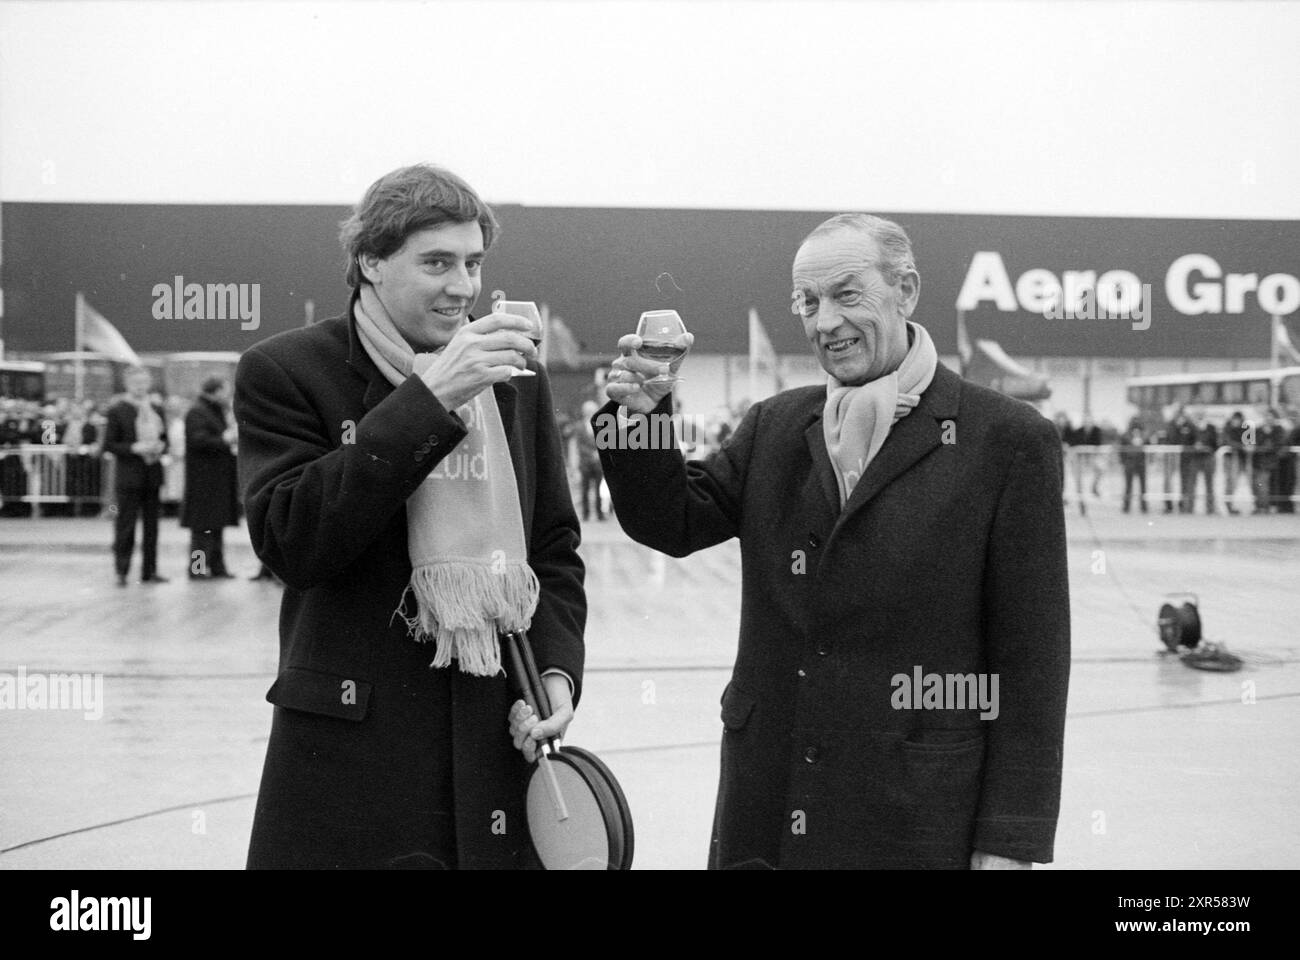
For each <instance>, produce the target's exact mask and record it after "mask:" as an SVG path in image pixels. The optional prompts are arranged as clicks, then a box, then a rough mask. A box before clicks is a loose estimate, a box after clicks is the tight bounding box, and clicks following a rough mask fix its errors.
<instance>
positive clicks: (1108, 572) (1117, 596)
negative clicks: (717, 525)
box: [0, 506, 1300, 869]
mask: <svg viewBox="0 0 1300 960" xmlns="http://www.w3.org/2000/svg"><path fill="white" fill-rule="evenodd" d="M1068 522H1069V533H1070V555H1069V559H1070V571H1071V601H1072V606H1073V611H1072V612H1073V635H1074V663H1073V669H1072V675H1071V690H1070V706H1069V721H1068V724H1067V728H1066V730H1067V734H1066V746H1065V780H1064V788H1063V795H1062V808H1061V818H1060V823H1059V827H1058V830H1057V843H1056V857H1057V859H1056V863H1054V864H1052V865H1051V867H1050V869H1055V868H1063V867H1064V868H1102V867H1120V868H1147V867H1160V868H1176V869H1180V868H1187V869H1195V868H1231V867H1240V868H1281V867H1286V868H1295V867H1300V826H1297V823H1300V817H1297V813H1300V791H1298V790H1297V787H1300V516H1244V517H1204V516H1179V515H1172V516H1169V515H1163V514H1152V515H1149V516H1142V515H1136V514H1135V515H1129V516H1123V515H1120V514H1119V513H1118V511H1116V510H1114V509H1110V510H1107V509H1106V508H1105V507H1104V506H1099V507H1095V508H1093V509H1091V511H1090V514H1089V516H1087V517H1079V516H1077V515H1073V516H1070V517H1069V521H1068ZM584 535H585V538H586V539H585V542H584V545H583V555H584V558H585V560H586V562H587V565H588V600H589V605H590V617H589V626H588V631H587V644H588V667H587V671H588V672H587V679H586V685H585V695H584V699H583V703H582V705H581V707H580V709H579V711H578V716H577V719H576V720H575V722H574V724H573V726H572V727H571V728H570V732H569V737H568V739H569V740H570V741H571V742H573V743H577V744H580V745H582V746H586V747H588V748H591V749H593V750H595V751H597V752H598V753H600V755H601V756H602V757H603V758H605V760H606V761H607V763H608V764H609V766H610V767H611V768H612V769H613V770H614V772H615V773H616V774H617V775H618V777H619V779H620V781H621V782H622V784H623V786H624V789H625V792H626V794H627V796H628V800H629V803H630V805H631V807H632V810H633V814H634V816H635V822H636V866H637V867H638V868H669V867H671V868H687V869H695V868H702V867H703V866H704V864H705V858H706V854H707V850H708V836H709V827H710V822H711V818H712V812H713V799H714V791H715V789H716V786H717V768H718V740H719V737H720V733H721V724H720V722H719V719H718V697H719V695H720V694H721V692H722V688H723V686H724V684H725V683H726V679H727V676H728V671H729V669H730V664H731V661H732V659H733V657H734V653H735V643H736V630H737V623H738V601H739V595H740V579H739V565H738V549H737V547H736V545H735V544H734V543H732V544H725V545H722V546H720V547H716V548H714V549H712V550H709V551H706V552H703V553H700V554H697V555H695V556H693V557H689V558H687V559H684V560H673V559H670V558H665V557H662V556H660V555H657V554H654V553H653V552H651V551H649V550H646V549H645V548H643V547H640V546H638V545H636V544H634V543H631V542H630V541H629V540H627V538H626V537H625V536H624V535H623V534H622V533H621V531H620V530H619V529H618V527H617V524H616V523H614V522H612V521H610V522H606V523H603V524H598V523H593V524H589V525H588V526H587V527H586V530H585V534H584ZM109 539H110V526H109V524H108V522H107V521H104V520H86V519H77V520H73V519H63V518H47V519H3V520H0V674H3V673H7V674H10V675H16V673H17V672H18V671H19V670H24V671H26V673H27V674H28V675H29V676H30V675H34V674H54V673H77V674H81V673H88V674H102V684H103V686H102V699H101V700H100V701H98V702H97V707H98V709H99V711H100V712H101V715H100V716H98V717H97V718H94V717H91V718H88V717H87V713H92V714H93V713H94V712H95V711H91V710H86V709H82V710H79V711H74V710H48V709H47V710H29V709H23V710H9V709H4V710H0V868H7V869H24V868H36V867H46V868H65V867H79V868H124V867H138V868H156V867H169V868H240V867H242V865H243V862H244V855H245V851H246V845H247V841H248V831H249V826H250V823H251V819H252V812H253V801H254V796H255V794H256V790H257V784H258V777H259V775H260V771H261V764H262V758H263V751H264V749H265V744H266V736H267V732H268V731H269V728H270V720H271V707H270V705H269V704H267V703H266V702H265V700H264V699H263V697H264V694H265V692H266V689H267V687H269V686H270V684H271V681H272V680H273V678H274V672H275V664H276V658H277V639H276V637H277V635H276V618H277V612H278V607H279V588H278V587H277V586H275V585H274V584H273V583H271V582H267V581H260V582H250V581H249V580H247V579H246V578H247V576H249V575H251V574H252V573H254V572H256V569H257V561H256V559H255V558H254V557H253V554H252V551H251V549H250V548H249V546H248V544H247V539H246V537H245V535H244V533H243V532H242V531H238V530H232V531H227V535H226V539H227V544H228V548H227V549H228V558H229V561H230V563H231V567H232V569H233V570H234V571H236V572H238V573H240V574H241V579H237V580H230V581H224V582H212V583H191V582H190V581H188V580H187V579H186V578H185V575H184V570H185V567H184V564H185V560H186V548H187V543H188V542H187V539H186V532H185V531H182V530H180V529H178V528H177V526H176V522H175V520H164V521H163V530H162V550H161V554H160V556H161V560H160V569H161V572H162V573H163V574H165V575H167V576H170V577H172V580H171V582H170V583H166V584H151V585H141V584H139V583H135V582H133V583H131V585H130V586H128V587H126V588H119V587H117V586H116V584H115V582H114V577H113V575H112V569H111V567H112V562H111V556H110V554H109V550H108V546H107V545H108V542H109ZM137 562H138V561H137ZM133 573H137V571H133ZM137 579H138V576H137ZM1174 591H1191V592H1193V593H1195V594H1197V595H1198V596H1199V600H1200V613H1201V617H1202V621H1203V623H1204V625H1205V633H1206V636H1207V637H1208V638H1209V639H1211V640H1215V641H1220V642H1225V643H1226V644H1227V646H1228V647H1229V648H1230V649H1231V650H1232V651H1233V652H1234V653H1237V654H1239V655H1240V656H1242V658H1243V660H1244V661H1245V664H1244V668H1243V669H1242V670H1241V671H1240V672H1237V673H1207V672H1201V671H1196V670H1191V669H1189V668H1187V667H1186V666H1184V665H1183V664H1181V663H1179V662H1177V661H1176V660H1174V659H1173V658H1170V657H1164V656H1160V655H1159V654H1158V651H1159V650H1160V649H1161V647H1160V644H1159V642H1158V639H1157V635H1156V629H1155V616H1156V611H1157V609H1158V608H1159V606H1160V604H1161V603H1162V602H1163V601H1164V598H1165V595H1166V594H1168V593H1171V592H1174ZM83 706H84V705H83Z"/></svg>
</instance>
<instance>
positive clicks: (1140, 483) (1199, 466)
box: [0, 394, 1300, 520]
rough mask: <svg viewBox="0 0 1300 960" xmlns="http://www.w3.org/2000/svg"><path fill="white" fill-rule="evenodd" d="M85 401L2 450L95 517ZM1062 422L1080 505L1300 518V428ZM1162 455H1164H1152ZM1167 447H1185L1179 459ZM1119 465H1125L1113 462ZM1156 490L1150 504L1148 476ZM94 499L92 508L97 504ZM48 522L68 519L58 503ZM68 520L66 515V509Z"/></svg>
mask: <svg viewBox="0 0 1300 960" xmlns="http://www.w3.org/2000/svg"><path fill="white" fill-rule="evenodd" d="M117 399H118V398H116V397H115V398H113V400H111V401H108V402H101V403H96V402H93V401H89V400H87V401H84V402H81V403H78V402H76V401H74V400H71V399H69V398H67V397H60V398H58V399H55V400H51V401H49V402H46V403H38V402H35V401H30V400H18V399H13V398H0V449H4V448H12V447H15V446H22V445H26V444H46V445H49V444H57V445H63V446H67V447H69V448H71V449H69V451H68V460H67V467H66V477H67V481H66V482H67V485H68V492H69V493H70V494H73V495H75V496H77V497H78V498H85V499H86V500H87V503H86V505H85V507H84V508H79V509H80V510H81V512H83V513H85V512H90V513H97V512H98V510H99V505H98V502H97V498H98V496H99V492H100V482H101V462H100V461H101V454H102V452H103V451H102V443H103V436H104V424H105V422H106V418H105V413H106V411H107V410H108V408H109V407H110V406H111V405H112V403H113V402H114V401H116V400H117ZM153 399H154V401H155V402H156V403H157V404H158V405H160V406H162V407H163V408H164V410H165V411H166V414H167V430H168V439H169V451H170V452H169V455H168V456H167V458H166V459H165V474H164V476H165V479H164V485H163V491H162V501H163V503H164V505H165V509H167V511H168V512H174V510H175V505H176V504H177V503H179V501H180V500H181V496H182V474H181V463H180V461H181V457H182V456H183V453H184V448H185V432H184V424H185V414H186V411H187V410H188V408H189V406H190V401H187V400H184V399H182V398H181V397H176V396H173V397H168V398H166V399H165V400H164V398H163V397H161V396H159V395H157V394H155V395H153ZM596 409H597V404H596V402H595V401H594V400H588V401H587V402H586V403H584V404H583V406H582V408H581V410H580V411H575V412H574V413H573V414H566V413H561V414H560V415H559V420H560V431H561V436H562V437H563V439H564V443H565V459H566V462H567V464H568V467H569V473H570V477H571V479H572V481H573V487H574V491H575V499H577V501H578V504H579V508H580V512H581V514H582V517H583V519H584V520H586V519H590V518H591V515H592V514H593V513H594V514H595V516H596V519H597V520H603V519H605V515H606V512H607V510H608V503H609V501H608V493H607V492H606V491H605V490H604V488H603V487H602V480H603V478H602V476H601V470H600V458H599V454H598V451H597V449H596V442H595V436H594V434H593V432H592V430H591V427H590V422H589V421H590V419H591V416H592V414H594V413H595V412H596ZM744 413H745V410H744V408H743V407H741V408H738V409H735V410H725V409H719V410H717V411H714V412H713V413H712V414H710V415H709V416H707V417H704V418H703V419H702V420H700V421H698V422H697V423H698V426H699V429H697V430H695V431H693V432H692V434H691V435H690V436H688V437H687V438H686V439H687V440H688V441H690V442H687V443H683V444H682V450H683V453H684V454H685V455H686V456H687V457H688V458H691V459H700V458H703V457H705V456H707V455H708V454H709V453H710V452H711V451H713V450H716V449H717V448H718V447H720V446H721V445H722V443H723V442H724V441H725V440H726V439H727V437H728V436H729V435H730V434H731V432H732V431H733V430H734V429H735V425H736V423H738V422H739V420H740V419H741V417H743V416H744ZM1055 423H1056V427H1057V430H1058V432H1059V433H1060V435H1061V441H1062V443H1063V444H1064V445H1065V446H1066V448H1067V450H1068V449H1069V448H1086V449H1079V450H1076V451H1074V452H1073V453H1071V454H1069V455H1068V456H1067V462H1066V473H1067V477H1066V490H1067V492H1070V491H1071V490H1072V491H1073V492H1074V493H1076V494H1077V495H1078V497H1079V498H1080V502H1082V498H1083V496H1084V494H1085V492H1090V493H1091V495H1092V496H1093V497H1094V498H1100V497H1101V495H1102V494H1101V484H1102V482H1103V480H1104V478H1105V476H1106V474H1107V473H1108V472H1109V471H1110V470H1111V469H1112V468H1113V467H1114V466H1116V465H1118V467H1119V469H1120V471H1122V475H1123V496H1122V500H1121V503H1122V508H1123V510H1124V512H1125V513H1128V512H1130V509H1131V508H1132V506H1133V504H1134V503H1136V504H1137V507H1138V509H1140V510H1141V511H1142V512H1144V513H1145V512H1147V510H1148V500H1149V499H1150V500H1154V501H1157V502H1162V503H1163V509H1164V512H1166V513H1173V512H1175V511H1177V512H1179V513H1191V512H1193V507H1194V505H1195V503H1196V501H1197V500H1198V499H1202V498H1203V502H1204V504H1205V510H1206V512H1207V513H1214V512H1216V509H1217V506H1216V497H1215V489H1216V486H1215V485H1216V482H1217V484H1218V486H1219V494H1220V496H1222V497H1223V498H1224V506H1225V508H1226V510H1227V512H1228V513H1232V514H1235V513H1238V512H1239V511H1238V509H1237V505H1236V503H1235V502H1234V500H1235V499H1236V495H1237V493H1238V491H1239V490H1240V489H1241V488H1242V487H1243V486H1244V487H1245V489H1246V491H1247V492H1248V493H1249V494H1250V500H1251V502H1252V504H1253V512H1255V513H1268V512H1272V511H1276V512H1278V513H1293V512H1295V502H1294V500H1293V499H1292V497H1293V496H1294V495H1295V493H1296V487H1297V459H1298V458H1297V454H1296V453H1295V452H1294V451H1293V450H1292V449H1290V448H1293V447H1300V422H1294V421H1292V420H1291V419H1289V418H1287V417H1285V416H1280V415H1278V414H1276V413H1275V412H1272V411H1270V412H1268V413H1267V414H1265V415H1264V417H1263V418H1262V419H1261V421H1260V422H1258V423H1256V422H1253V421H1250V420H1248V419H1247V418H1246V416H1245V415H1244V414H1243V413H1241V412H1236V413H1234V414H1233V415H1232V416H1231V417H1230V418H1229V419H1228V420H1227V422H1225V423H1224V424H1223V425H1222V426H1221V427H1216V426H1215V425H1214V424H1212V423H1211V422H1209V420H1208V418H1207V417H1206V415H1205V412H1204V411H1203V410H1200V409H1197V408H1190V409H1184V410H1182V411H1180V412H1179V413H1178V414H1177V415H1175V416H1174V418H1173V419H1172V420H1170V421H1168V422H1167V423H1157V424H1151V423H1149V422H1147V423H1144V422H1143V421H1142V420H1141V419H1140V418H1138V417H1134V418H1133V419H1132V420H1131V421H1130V422H1129V424H1128V426H1127V427H1125V428H1124V429H1123V430H1122V431H1121V430H1119V429H1117V428H1115V427H1114V426H1113V425H1112V424H1110V423H1106V422H1103V423H1100V424H1098V423H1095V422H1094V421H1093V420H1092V419H1091V418H1087V417H1085V418H1084V419H1083V420H1082V421H1081V422H1080V423H1079V424H1078V425H1077V426H1076V425H1075V424H1073V423H1072V422H1071V420H1070V417H1069V415H1068V414H1066V413H1065V412H1063V411H1062V412H1058V413H1057V414H1056V416H1055ZM1154 446H1159V447H1164V448H1166V449H1163V450H1159V451H1150V450H1147V449H1146V448H1147V447H1154ZM1168 447H1179V448H1180V449H1179V450H1177V451H1170V450H1168V449H1167V448H1168ZM1220 447H1227V448H1228V452H1227V454H1226V455H1225V456H1224V457H1223V459H1222V476H1221V477H1219V478H1218V480H1217V481H1216V474H1217V473H1218V472H1219V471H1218V466H1217V464H1216V457H1215V453H1216V451H1217V450H1218V449H1219V448H1220ZM1116 462H1117V463H1116ZM1149 472H1150V473H1151V474H1154V475H1153V476H1151V477H1150V479H1151V481H1152V483H1153V485H1154V484H1155V483H1157V482H1158V483H1159V485H1160V489H1159V490H1154V489H1153V490H1152V496H1151V497H1150V498H1148V495H1147V483H1148V479H1149V477H1148V474H1149ZM25 489H26V475H25V473H24V467H23V465H22V464H21V463H19V462H18V461H17V459H15V458H12V457H10V458H5V459H4V460H0V503H2V506H0V513H4V514H13V513H15V512H22V513H30V505H27V504H21V503H19V502H17V498H18V497H19V496H21V495H22V493H23V492H24V490H25ZM92 501H95V502H92ZM44 509H45V511H46V512H49V513H57V512H59V505H57V504H50V505H47V506H46V507H45V508H44ZM64 512H66V510H65V511H64Z"/></svg>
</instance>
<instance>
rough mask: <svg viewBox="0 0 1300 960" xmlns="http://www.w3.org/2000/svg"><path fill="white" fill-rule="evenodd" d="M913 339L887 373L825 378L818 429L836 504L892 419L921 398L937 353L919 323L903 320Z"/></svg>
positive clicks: (842, 501)
mask: <svg viewBox="0 0 1300 960" xmlns="http://www.w3.org/2000/svg"><path fill="white" fill-rule="evenodd" d="M907 326H908V329H909V330H911V332H912V344H911V346H910V347H909V348H908V350H907V356H906V357H904V358H903V362H902V364H900V365H899V368H898V369H897V370H895V371H893V372H892V373H887V374H885V375H884V376H883V377H877V378H876V379H875V380H871V381H869V382H867V383H864V384H862V385H861V386H857V387H848V386H845V385H844V384H842V383H840V382H839V381H838V380H836V379H835V378H834V377H829V378H828V381H827V384H826V407H825V409H824V410H823V411H822V432H823V433H824V434H825V436H826V452H827V453H828V454H830V458H831V464H832V465H833V466H834V467H835V480H836V482H837V483H838V484H839V488H840V506H841V507H843V506H844V505H845V504H846V503H848V502H849V495H850V494H851V493H853V488H854V487H855V486H856V485H857V483H858V481H859V480H861V479H862V474H863V473H865V472H866V470H867V464H869V463H871V461H872V460H874V459H875V457H876V454H877V453H879V452H880V448H881V447H882V446H884V443H885V438H886V437H887V436H889V431H890V429H891V428H892V427H893V426H894V424H895V423H896V422H897V421H898V420H901V419H902V418H903V417H905V416H907V415H908V414H909V413H911V412H912V409H913V408H914V407H915V406H916V405H917V404H918V403H920V402H921V394H923V393H924V392H925V390H926V388H927V387H928V386H930V381H931V380H933V379H934V371H935V367H936V366H937V365H938V363H939V355H938V353H937V352H936V351H935V349H934V341H933V340H931V339H930V334H928V333H927V332H926V330H925V328H924V327H922V326H920V325H919V324H915V323H912V322H911V321H910V320H909V321H908V322H907Z"/></svg>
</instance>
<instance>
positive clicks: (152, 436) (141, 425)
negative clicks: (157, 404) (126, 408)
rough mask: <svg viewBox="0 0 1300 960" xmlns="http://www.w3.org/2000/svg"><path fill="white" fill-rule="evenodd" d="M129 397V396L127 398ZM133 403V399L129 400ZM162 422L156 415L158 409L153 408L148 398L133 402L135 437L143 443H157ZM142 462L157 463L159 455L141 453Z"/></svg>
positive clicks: (161, 429)
mask: <svg viewBox="0 0 1300 960" xmlns="http://www.w3.org/2000/svg"><path fill="white" fill-rule="evenodd" d="M128 399H129V398H128ZM131 402H132V403H135V401H134V400H131ZM162 431H163V422H162V418H161V417H159V416H158V411H157V410H155V409H154V408H153V404H151V403H150V402H149V398H148V397H145V398H144V400H143V401H141V402H140V403H135V438H136V440H139V441H141V442H144V443H157V442H158V441H159V440H160V439H161V438H162ZM141 456H142V457H143V458H144V462H145V463H148V464H154V463H157V462H158V460H159V455H158V454H156V453H145V454H141Z"/></svg>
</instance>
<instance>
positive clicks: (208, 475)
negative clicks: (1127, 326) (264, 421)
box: [181, 377, 239, 580]
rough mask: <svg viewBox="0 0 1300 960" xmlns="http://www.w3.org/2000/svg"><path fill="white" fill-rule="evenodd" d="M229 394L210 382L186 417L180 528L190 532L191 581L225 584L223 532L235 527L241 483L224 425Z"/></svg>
mask: <svg viewBox="0 0 1300 960" xmlns="http://www.w3.org/2000/svg"><path fill="white" fill-rule="evenodd" d="M228 398H229V391H228V388H227V385H226V381H225V380H223V379H222V378H221V377H209V378H208V379H207V380H205V381H204V382H203V389H202V392H201V393H200V394H199V396H198V398H197V399H196V400H195V401H194V405H193V406H192V407H190V409H189V412H187V413H186V414H185V500H184V502H183V503H182V504H181V526H182V527H188V528H189V531H190V579H191V580H212V579H215V578H223V579H229V578H230V577H231V576H232V574H231V573H230V571H229V570H227V569H226V552H225V548H224V545H223V543H222V531H223V529H224V528H225V527H233V526H236V525H237V524H238V523H239V484H238V480H237V477H236V466H235V454H234V445H235V439H236V430H235V427H234V425H233V424H231V423H229V422H228V418H227V410H228V409H229V408H228V406H227V401H228Z"/></svg>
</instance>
